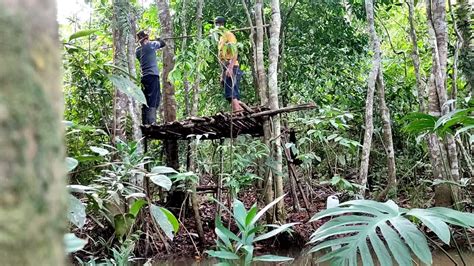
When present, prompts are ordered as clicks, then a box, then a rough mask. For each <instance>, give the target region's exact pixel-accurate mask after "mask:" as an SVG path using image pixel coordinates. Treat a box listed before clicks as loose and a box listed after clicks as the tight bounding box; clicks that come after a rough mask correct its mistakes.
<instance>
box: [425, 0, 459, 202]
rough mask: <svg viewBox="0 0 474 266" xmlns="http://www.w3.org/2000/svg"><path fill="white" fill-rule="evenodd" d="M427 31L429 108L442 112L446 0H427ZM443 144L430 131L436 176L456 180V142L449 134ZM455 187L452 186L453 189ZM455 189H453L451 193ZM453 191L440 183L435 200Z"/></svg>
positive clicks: (444, 102)
mask: <svg viewBox="0 0 474 266" xmlns="http://www.w3.org/2000/svg"><path fill="white" fill-rule="evenodd" d="M426 15H427V23H428V33H429V36H430V43H431V49H432V58H433V60H432V67H431V76H432V79H431V80H432V81H433V82H430V84H429V96H428V112H429V113H430V114H431V115H433V116H437V117H439V116H441V115H444V114H447V113H448V112H449V108H450V106H449V104H447V99H448V96H447V90H446V83H447V75H446V71H447V61H448V30H447V23H446V3H445V1H443V0H426ZM445 143H446V146H445V145H443V142H442V141H440V140H439V139H438V137H437V136H435V135H431V136H430V141H429V147H430V152H431V158H432V163H433V168H434V171H433V172H434V173H435V177H436V178H441V179H444V180H446V179H452V180H454V181H457V180H459V164H458V155H457V148H456V142H455V141H454V138H453V137H452V136H450V135H448V136H447V137H446V139H445ZM453 190H454V189H453ZM453 192H454V193H453ZM456 194H457V193H456V191H452V189H451V187H450V186H449V185H439V186H437V187H436V189H435V202H436V204H437V205H438V206H448V205H451V204H452V203H453V202H454V200H455V198H453V197H452V196H453V195H456Z"/></svg>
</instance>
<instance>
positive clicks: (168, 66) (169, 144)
mask: <svg viewBox="0 0 474 266" xmlns="http://www.w3.org/2000/svg"><path fill="white" fill-rule="evenodd" d="M156 6H157V7H158V16H159V19H160V25H161V37H162V38H166V46H165V47H164V48H163V74H162V75H161V79H162V81H163V86H162V88H163V93H162V95H163V110H164V118H165V122H171V121H175V120H176V99H175V97H174V86H173V84H172V83H171V82H170V81H169V80H168V74H169V73H170V72H171V70H173V68H174V46H175V44H174V39H172V37H173V21H172V18H171V14H170V9H169V6H168V1H166V0H156ZM165 151H166V164H167V165H168V166H170V167H172V168H174V169H179V161H178V143H177V141H176V140H168V141H166V143H165Z"/></svg>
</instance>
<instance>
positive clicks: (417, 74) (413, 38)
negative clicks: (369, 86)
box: [407, 0, 426, 112]
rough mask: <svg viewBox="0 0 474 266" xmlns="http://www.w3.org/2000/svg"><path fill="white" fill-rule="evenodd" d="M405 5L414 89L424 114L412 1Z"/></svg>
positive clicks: (423, 95)
mask: <svg viewBox="0 0 474 266" xmlns="http://www.w3.org/2000/svg"><path fill="white" fill-rule="evenodd" d="M407 5H408V21H409V23H410V39H411V42H412V45H413V48H412V59H413V66H414V68H415V78H416V88H417V91H418V104H419V106H420V112H425V109H426V103H425V102H426V100H425V99H426V90H425V88H424V84H423V79H422V78H421V73H420V52H419V50H418V38H417V35H416V25H415V4H414V0H408V1H407Z"/></svg>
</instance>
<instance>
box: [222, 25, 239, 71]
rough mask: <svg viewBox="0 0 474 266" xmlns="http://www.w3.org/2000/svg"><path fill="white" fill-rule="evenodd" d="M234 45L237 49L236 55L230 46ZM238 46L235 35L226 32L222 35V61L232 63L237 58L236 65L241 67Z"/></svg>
mask: <svg viewBox="0 0 474 266" xmlns="http://www.w3.org/2000/svg"><path fill="white" fill-rule="evenodd" d="M228 44H232V45H233V46H234V47H235V53H234V54H233V53H232V50H233V49H232V48H231V46H230V45H228ZM235 44H237V38H235V35H234V34H233V33H232V32H230V31H226V32H224V34H222V36H221V38H220V39H219V45H218V49H219V59H220V60H221V61H230V60H231V59H232V58H235V65H236V66H238V65H239V61H237V54H238V52H237V47H236V46H235Z"/></svg>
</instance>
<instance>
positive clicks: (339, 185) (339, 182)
mask: <svg viewBox="0 0 474 266" xmlns="http://www.w3.org/2000/svg"><path fill="white" fill-rule="evenodd" d="M320 184H330V185H331V186H334V187H335V188H336V189H337V190H338V191H340V192H345V191H348V192H350V193H351V195H354V194H357V193H358V192H359V191H360V189H361V188H362V186H360V185H358V184H356V183H352V182H349V181H348V180H346V179H345V178H342V177H341V176H339V175H335V176H333V177H332V179H331V180H330V181H321V182H320Z"/></svg>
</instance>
